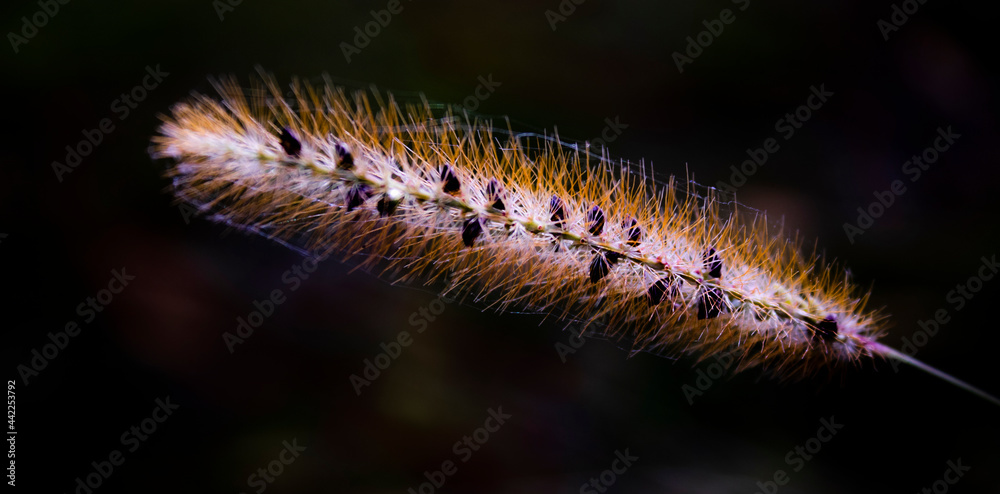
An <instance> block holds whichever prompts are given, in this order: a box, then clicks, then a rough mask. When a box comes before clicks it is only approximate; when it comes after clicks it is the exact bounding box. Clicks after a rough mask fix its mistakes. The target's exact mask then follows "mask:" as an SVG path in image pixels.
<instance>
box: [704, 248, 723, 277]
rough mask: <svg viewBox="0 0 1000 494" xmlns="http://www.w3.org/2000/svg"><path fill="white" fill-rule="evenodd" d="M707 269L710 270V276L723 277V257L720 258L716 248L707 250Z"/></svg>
mask: <svg viewBox="0 0 1000 494" xmlns="http://www.w3.org/2000/svg"><path fill="white" fill-rule="evenodd" d="M705 271H708V273H707V274H708V276H710V277H712V278H721V277H722V259H719V254H717V253H716V252H715V249H708V250H707V251H705Z"/></svg>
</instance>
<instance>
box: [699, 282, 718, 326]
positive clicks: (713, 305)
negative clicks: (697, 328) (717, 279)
mask: <svg viewBox="0 0 1000 494" xmlns="http://www.w3.org/2000/svg"><path fill="white" fill-rule="evenodd" d="M721 312H722V290H720V289H718V288H716V287H714V286H713V287H709V288H707V289H706V290H705V293H703V294H702V295H701V296H700V297H698V319H714V318H716V317H719V314H720V313H721Z"/></svg>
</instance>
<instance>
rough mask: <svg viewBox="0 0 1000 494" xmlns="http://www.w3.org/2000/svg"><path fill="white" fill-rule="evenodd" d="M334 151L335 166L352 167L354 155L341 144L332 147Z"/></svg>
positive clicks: (347, 168) (346, 168) (348, 168)
mask: <svg viewBox="0 0 1000 494" xmlns="http://www.w3.org/2000/svg"><path fill="white" fill-rule="evenodd" d="M333 150H334V152H336V153H337V160H338V161H337V166H338V167H340V168H343V169H345V170H350V169H351V168H354V156H352V155H351V152H350V151H348V150H347V148H346V147H344V145H343V144H339V143H338V144H337V145H336V146H334V147H333Z"/></svg>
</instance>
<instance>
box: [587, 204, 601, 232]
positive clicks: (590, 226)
mask: <svg viewBox="0 0 1000 494" xmlns="http://www.w3.org/2000/svg"><path fill="white" fill-rule="evenodd" d="M587 230H590V233H591V235H600V234H601V232H602V231H604V211H601V208H599V207H597V206H594V207H593V208H591V210H590V211H587Z"/></svg>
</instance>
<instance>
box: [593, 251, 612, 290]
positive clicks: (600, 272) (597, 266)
mask: <svg viewBox="0 0 1000 494" xmlns="http://www.w3.org/2000/svg"><path fill="white" fill-rule="evenodd" d="M609 272H611V263H609V262H608V258H607V257H605V256H604V254H603V253H601V252H598V253H597V255H596V256H594V260H593V261H590V282H591V283H597V282H598V281H601V278H604V277H605V276H607V275H608V273H609Z"/></svg>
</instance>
